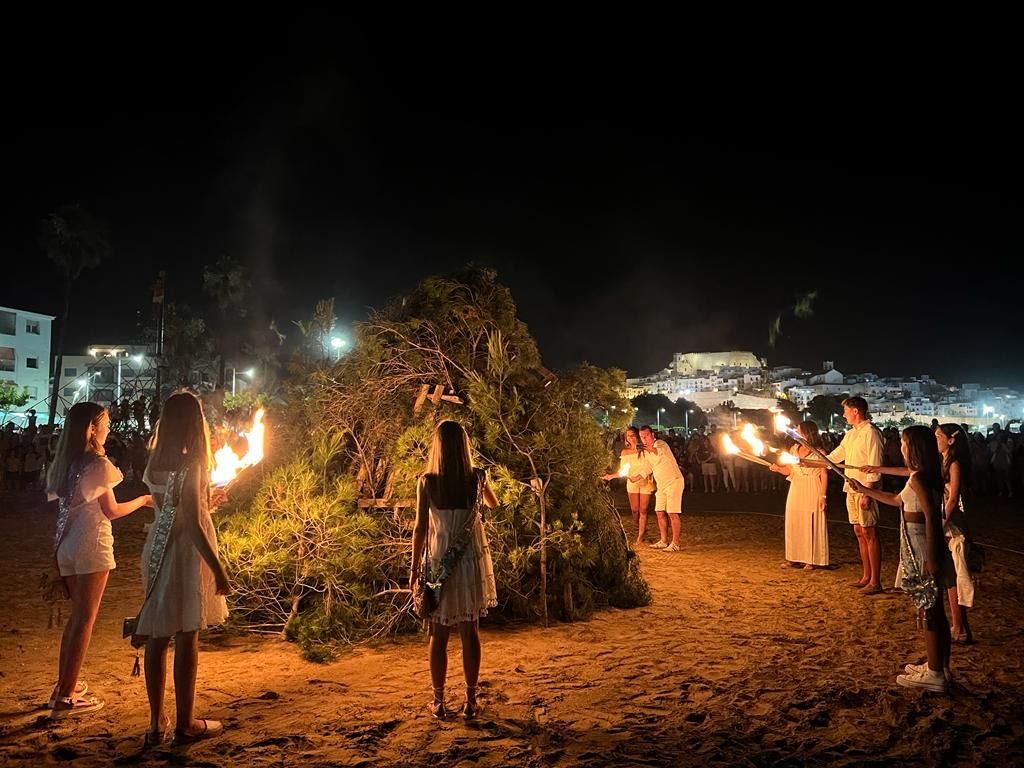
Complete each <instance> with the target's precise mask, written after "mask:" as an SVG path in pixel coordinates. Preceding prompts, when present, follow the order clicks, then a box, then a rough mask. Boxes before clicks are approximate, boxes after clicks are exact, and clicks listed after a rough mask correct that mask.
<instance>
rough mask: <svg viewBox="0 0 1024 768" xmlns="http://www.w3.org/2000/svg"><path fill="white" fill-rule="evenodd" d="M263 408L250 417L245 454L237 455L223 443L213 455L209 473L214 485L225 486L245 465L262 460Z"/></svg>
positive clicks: (249, 465) (248, 465)
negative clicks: (212, 466) (212, 465)
mask: <svg viewBox="0 0 1024 768" xmlns="http://www.w3.org/2000/svg"><path fill="white" fill-rule="evenodd" d="M264 432H265V427H264V424H263V409H262V408H260V409H259V410H258V411H256V415H255V416H253V419H252V427H250V429H249V431H248V432H246V433H244V434H245V441H246V444H247V448H246V452H245V456H242V457H239V456H238V454H236V453H235V452H234V451H233V450H231V446H229V445H227V444H225V445H224V446H223V447H222V448H221V449H220V450H219V451H217V452H216V453H215V454H214V455H213V459H214V468H213V471H212V472H211V473H210V482H211V483H213V484H214V485H216V486H225V485H227V484H228V483H230V482H231V481H232V480H234V479H235V477H237V475H238V473H239V472H241V471H242V470H243V469H245V468H246V467H251V466H252V465H253V464H258V463H259V462H261V461H263V437H264Z"/></svg>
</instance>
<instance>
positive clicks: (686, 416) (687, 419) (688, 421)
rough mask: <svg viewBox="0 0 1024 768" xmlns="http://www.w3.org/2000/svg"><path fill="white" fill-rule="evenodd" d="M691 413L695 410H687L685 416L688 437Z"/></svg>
mask: <svg viewBox="0 0 1024 768" xmlns="http://www.w3.org/2000/svg"><path fill="white" fill-rule="evenodd" d="M691 413H693V409H692V408H687V409H686V414H685V418H686V434H687V435H689V434H690V414H691Z"/></svg>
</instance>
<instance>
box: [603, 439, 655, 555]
mask: <svg viewBox="0 0 1024 768" xmlns="http://www.w3.org/2000/svg"><path fill="white" fill-rule="evenodd" d="M623 470H626V472H625V475H623V474H622V472H623ZM653 472H654V470H653V469H652V468H651V462H650V461H649V460H648V458H647V453H646V452H645V451H644V444H643V443H642V442H640V432H639V430H638V429H637V428H636V427H626V447H625V448H623V449H622V453H620V454H619V471H618V472H615V473H611V474H607V475H604V476H602V478H601V479H602V480H614V479H615V478H617V477H625V478H626V495H627V496H628V497H629V509H630V511H631V512H632V513H633V522H634V523H636V546H638V547H639V546H640V544H642V543H643V540H644V533H645V532H646V531H647V509H648V507H649V506H650V500H651V494H652V493H654V490H655V486H654V475H653Z"/></svg>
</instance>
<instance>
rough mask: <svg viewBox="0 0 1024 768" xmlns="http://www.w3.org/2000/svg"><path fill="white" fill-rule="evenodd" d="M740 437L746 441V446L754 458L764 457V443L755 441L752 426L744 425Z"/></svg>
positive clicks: (755, 437) (755, 435)
mask: <svg viewBox="0 0 1024 768" xmlns="http://www.w3.org/2000/svg"><path fill="white" fill-rule="evenodd" d="M740 437H742V438H743V439H744V440H746V441H747V445H749V446H750V450H751V452H753V454H754V455H755V456H764V443H762V442H761V441H760V440H758V439H757V434H756V433H755V432H754V425H753V424H749V423H748V424H744V425H743V431H742V432H740Z"/></svg>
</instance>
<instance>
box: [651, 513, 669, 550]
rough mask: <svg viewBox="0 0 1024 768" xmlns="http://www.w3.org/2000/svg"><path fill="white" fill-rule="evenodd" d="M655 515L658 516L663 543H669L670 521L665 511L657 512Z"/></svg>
mask: <svg viewBox="0 0 1024 768" xmlns="http://www.w3.org/2000/svg"><path fill="white" fill-rule="evenodd" d="M654 514H655V515H657V516H658V531H659V532H660V533H661V539H660V540H661V541H666V542H667V541H668V520H666V519H665V517H666V515H665V513H664V512H663V511H661V510H658V511H655V513H654Z"/></svg>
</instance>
